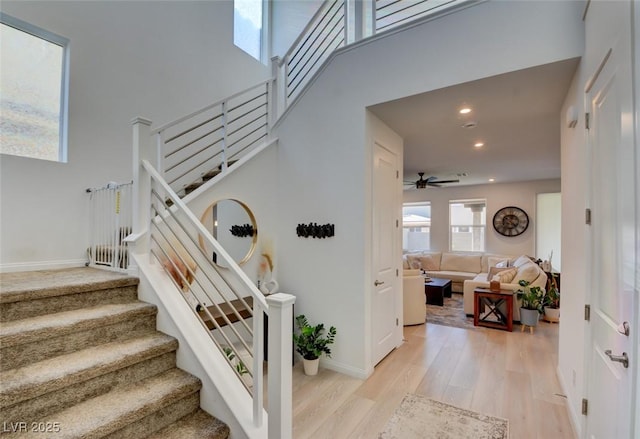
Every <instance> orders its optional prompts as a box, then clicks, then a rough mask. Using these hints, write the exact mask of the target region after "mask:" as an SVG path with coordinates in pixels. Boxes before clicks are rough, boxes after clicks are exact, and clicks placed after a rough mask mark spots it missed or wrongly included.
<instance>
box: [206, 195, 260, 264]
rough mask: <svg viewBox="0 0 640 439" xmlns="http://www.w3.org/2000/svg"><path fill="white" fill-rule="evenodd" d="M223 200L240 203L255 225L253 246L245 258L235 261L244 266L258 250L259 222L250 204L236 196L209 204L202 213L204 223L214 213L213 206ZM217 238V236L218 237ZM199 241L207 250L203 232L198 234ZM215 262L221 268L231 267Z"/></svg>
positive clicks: (252, 239)
mask: <svg viewBox="0 0 640 439" xmlns="http://www.w3.org/2000/svg"><path fill="white" fill-rule="evenodd" d="M223 201H235V202H236V203H238V204H239V205H240V206H241V207H242V208H243V209H244V211H245V212H246V213H247V215H249V220H250V221H251V225H253V230H254V233H253V236H252V238H251V248H249V251H247V254H246V255H245V256H244V258H242V259H241V260H240V261H235V262H236V264H238V265H240V266H242V265H244V264H245V263H246V262H247V261H248V260H249V259H251V256H253V253H254V252H255V251H256V247H257V244H258V224H257V223H256V217H255V215H254V214H253V212H252V211H251V209H250V208H249V206H247V205H246V204H245V203H243V202H242V201H240V200H238V199H236V198H221V199H219V200H217V201H214V202H213V203H211V204H209V205H208V206H207V208H206V209H205V210H204V213H203V214H202V216H201V217H200V222H201V223H202V225H204V224H205V220H206V219H208V217H209V216H211V215H212V213H211V212H212V208H213V206H215V205H216V204H218V203H221V202H223ZM216 240H217V238H216ZM198 243H199V244H200V248H201V249H202V250H203V251H205V252H206V249H205V245H204V239H203V237H202V235H201V234H198ZM211 262H213V261H211ZM213 263H214V264H216V266H218V267H220V268H229V267H225V266H224V265H220V264H218V263H217V262H213Z"/></svg>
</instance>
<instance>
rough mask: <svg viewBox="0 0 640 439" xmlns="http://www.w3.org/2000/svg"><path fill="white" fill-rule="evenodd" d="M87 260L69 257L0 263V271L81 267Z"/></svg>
mask: <svg viewBox="0 0 640 439" xmlns="http://www.w3.org/2000/svg"><path fill="white" fill-rule="evenodd" d="M86 263H87V261H86V260H85V259H69V260H66V261H40V262H14V263H9V264H0V273H11V272H15V271H38V270H59V269H62V268H74V267H83V266H85V265H86Z"/></svg>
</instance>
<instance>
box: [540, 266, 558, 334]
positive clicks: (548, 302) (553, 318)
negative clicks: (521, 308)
mask: <svg viewBox="0 0 640 439" xmlns="http://www.w3.org/2000/svg"><path fill="white" fill-rule="evenodd" d="M543 306H544V318H545V320H546V321H548V322H558V321H560V290H559V289H558V283H557V282H556V275H555V274H553V273H552V274H551V279H550V281H549V289H548V290H547V294H545V296H544V301H543Z"/></svg>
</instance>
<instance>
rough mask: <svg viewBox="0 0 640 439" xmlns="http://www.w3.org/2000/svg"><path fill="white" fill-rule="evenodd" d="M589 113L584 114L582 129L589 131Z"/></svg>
mask: <svg viewBox="0 0 640 439" xmlns="http://www.w3.org/2000/svg"><path fill="white" fill-rule="evenodd" d="M589 116H590V115H589V113H584V127H585V128H586V129H589V126H590V125H589Z"/></svg>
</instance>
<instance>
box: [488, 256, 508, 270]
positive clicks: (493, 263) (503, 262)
mask: <svg viewBox="0 0 640 439" xmlns="http://www.w3.org/2000/svg"><path fill="white" fill-rule="evenodd" d="M487 261H488V264H489V267H507V266H508V265H509V259H507V258H497V257H494V256H489V258H488V259H487Z"/></svg>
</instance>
